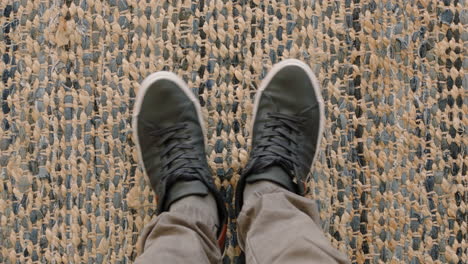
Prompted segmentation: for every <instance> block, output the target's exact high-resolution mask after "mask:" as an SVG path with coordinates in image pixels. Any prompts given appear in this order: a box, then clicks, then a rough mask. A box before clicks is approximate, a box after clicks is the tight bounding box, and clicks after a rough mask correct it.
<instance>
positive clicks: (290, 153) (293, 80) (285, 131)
mask: <svg viewBox="0 0 468 264" xmlns="http://www.w3.org/2000/svg"><path fill="white" fill-rule="evenodd" d="M252 120H253V124H252V130H251V133H250V134H251V136H252V151H251V153H250V158H249V161H248V163H247V166H246V167H245V169H244V170H243V172H242V175H241V177H240V179H239V181H238V184H237V189H236V198H235V200H236V201H235V202H236V212H237V213H238V219H237V221H238V238H239V243H240V245H241V248H242V249H244V250H245V253H246V257H247V260H248V263H250V264H254V263H258V264H263V263H268V264H271V263H281V264H299V263H344V262H346V259H345V258H343V257H342V255H341V254H339V252H338V251H337V250H336V249H333V247H332V246H331V244H330V242H329V241H327V239H326V238H325V236H324V234H323V232H322V230H321V229H320V228H319V225H318V223H319V219H318V214H317V210H316V207H315V202H314V201H311V200H309V199H306V198H304V197H303V196H304V195H305V194H306V192H307V188H306V186H307V183H308V174H309V172H310V168H311V166H312V165H313V162H314V160H315V157H316V155H317V153H318V149H319V147H320V141H321V138H322V131H323V127H324V122H325V116H324V103H323V99H322V96H321V92H320V86H319V83H318V80H317V78H316V77H315V75H314V73H313V72H312V70H311V69H310V68H309V67H308V66H307V65H306V64H304V63H302V62H300V61H298V60H285V61H282V62H280V63H278V64H277V65H275V66H274V67H273V68H272V70H271V71H270V72H269V73H268V75H267V76H266V77H265V79H264V80H263V81H262V84H261V86H260V88H259V90H258V91H257V95H256V98H255V104H254V111H253V118H252ZM244 201H245V203H244Z"/></svg>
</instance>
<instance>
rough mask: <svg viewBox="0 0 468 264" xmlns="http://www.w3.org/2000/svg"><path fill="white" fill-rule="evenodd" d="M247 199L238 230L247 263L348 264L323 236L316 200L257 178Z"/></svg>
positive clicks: (245, 196)
mask: <svg viewBox="0 0 468 264" xmlns="http://www.w3.org/2000/svg"><path fill="white" fill-rule="evenodd" d="M244 201H245V203H244V206H243V208H242V211H241V212H240V214H239V216H238V218H237V230H238V238H239V244H240V247H241V248H242V249H243V250H245V255H246V260H247V263H249V264H262V263H268V264H274V263H278V264H280V263H281V264H306V263H307V264H313V263H317V264H325V263H347V260H346V257H345V256H344V255H343V254H342V253H340V252H339V251H338V250H336V249H335V248H333V246H332V245H331V244H330V241H329V240H328V239H327V238H326V237H325V236H324V234H323V231H322V229H321V228H320V226H319V216H318V212H317V209H316V206H315V202H314V201H313V200H310V199H307V198H304V197H302V196H299V195H297V194H295V193H292V192H290V191H288V190H286V189H284V188H283V187H281V186H279V185H277V184H275V183H272V182H269V181H258V182H255V183H252V184H247V186H246V188H245V192H244Z"/></svg>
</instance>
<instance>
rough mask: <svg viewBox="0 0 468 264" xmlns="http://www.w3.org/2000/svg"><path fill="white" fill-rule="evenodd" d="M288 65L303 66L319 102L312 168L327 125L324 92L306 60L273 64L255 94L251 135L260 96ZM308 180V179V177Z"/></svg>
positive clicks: (292, 60) (288, 60)
mask: <svg viewBox="0 0 468 264" xmlns="http://www.w3.org/2000/svg"><path fill="white" fill-rule="evenodd" d="M287 66H298V67H300V68H302V69H303V70H304V71H305V72H306V73H307V75H308V76H309V78H310V80H311V82H312V86H313V87H314V92H315V95H316V96H317V102H318V105H319V111H320V127H319V134H318V135H319V136H318V138H317V145H316V146H317V149H316V151H315V154H314V158H313V159H312V163H311V164H310V168H311V169H312V166H313V165H314V162H315V159H316V158H317V154H318V153H319V147H320V142H322V137H323V130H324V126H325V107H324V101H323V97H322V92H321V91H320V83H319V81H318V79H317V77H316V76H315V74H314V73H313V72H312V70H311V69H310V67H309V66H308V65H307V64H305V63H304V62H302V61H300V60H296V59H287V60H283V61H281V62H279V63H277V64H275V65H273V68H271V70H270V71H269V72H268V74H267V75H266V76H265V78H264V79H263V80H262V83H261V84H260V88H259V89H258V90H257V93H256V95H255V101H254V109H253V116H252V122H251V126H250V130H249V135H250V136H252V135H253V124H254V123H255V118H256V117H257V112H258V106H259V104H260V98H261V97H262V93H263V91H264V90H265V89H266V87H267V86H268V84H270V82H271V80H272V79H273V77H274V76H275V75H276V74H277V73H278V72H279V71H280V70H281V69H283V68H284V67H287ZM307 180H308V179H307Z"/></svg>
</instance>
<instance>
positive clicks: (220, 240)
mask: <svg viewBox="0 0 468 264" xmlns="http://www.w3.org/2000/svg"><path fill="white" fill-rule="evenodd" d="M226 233H227V224H224V225H223V228H222V229H221V234H219V237H218V246H219V248H220V249H221V252H223V251H224V242H225V240H226Z"/></svg>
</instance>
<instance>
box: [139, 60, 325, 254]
mask: <svg viewBox="0 0 468 264" xmlns="http://www.w3.org/2000/svg"><path fill="white" fill-rule="evenodd" d="M200 108H201V107H200V104H199V102H198V100H197V98H196V97H195V95H194V94H193V93H192V91H191V90H190V89H189V87H188V85H187V84H186V83H185V82H184V81H183V80H182V79H180V78H179V77H178V76H177V75H175V74H173V73H170V72H157V73H153V74H151V75H150V76H148V77H147V78H146V79H145V80H144V81H143V83H142V84H141V88H140V91H139V92H138V95H137V99H136V102H135V108H134V118H133V129H134V136H135V141H136V146H137V150H138V154H139V158H140V161H141V162H142V166H143V169H144V171H145V172H146V174H147V176H148V178H149V180H150V183H151V187H152V189H153V190H154V192H155V194H156V200H157V212H158V213H162V212H164V211H168V210H169V207H170V205H171V204H172V203H174V202H175V201H177V200H179V199H181V198H183V197H186V196H189V195H201V196H205V195H207V194H209V193H211V194H212V195H213V197H214V198H215V200H216V203H217V207H218V208H217V209H218V214H219V219H220V224H221V225H220V228H219V230H218V233H217V236H218V242H219V244H220V247H221V248H223V246H224V237H225V233H226V228H227V212H226V208H225V203H224V199H223V198H222V196H221V195H220V193H219V191H218V190H217V188H216V186H215V184H214V181H213V176H212V173H211V171H210V169H209V166H208V163H207V160H206V154H205V147H206V142H205V140H206V129H205V127H204V123H203V116H202V112H201V109H200ZM252 122H253V123H252V126H251V128H252V130H251V131H250V136H251V137H252V150H251V153H250V158H249V161H248V163H247V165H246V167H245V169H244V170H243V171H242V175H241V177H240V179H239V181H238V184H237V190H236V196H235V207H236V212H237V213H239V212H240V210H241V208H242V204H243V193H244V189H245V186H246V184H249V183H253V182H256V181H261V180H267V181H271V182H274V183H276V184H279V185H281V186H282V187H284V188H286V189H288V190H289V191H291V192H294V193H297V194H299V195H304V194H305V193H306V190H307V188H306V183H307V180H308V179H307V176H308V174H309V171H310V167H311V166H312V164H313V161H314V159H315V156H316V154H317V152H318V151H317V149H318V147H319V145H320V140H321V137H322V129H323V124H324V109H323V99H322V96H321V93H320V88H319V83H318V81H317V79H316V77H315V75H314V74H313V72H312V71H311V69H310V68H309V67H308V66H307V65H306V64H304V63H303V62H301V61H298V60H295V59H288V60H284V61H282V62H280V63H278V64H276V65H275V66H274V67H273V68H272V69H271V71H270V72H269V73H268V74H267V76H266V77H265V79H264V80H263V81H262V84H261V86H260V88H259V90H258V91H257V95H256V98H255V105H254V110H253V118H252ZM270 168H275V169H278V168H280V170H281V173H275V170H272V169H270ZM283 171H284V172H286V173H284V172H283ZM285 175H286V176H285Z"/></svg>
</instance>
